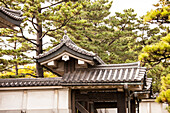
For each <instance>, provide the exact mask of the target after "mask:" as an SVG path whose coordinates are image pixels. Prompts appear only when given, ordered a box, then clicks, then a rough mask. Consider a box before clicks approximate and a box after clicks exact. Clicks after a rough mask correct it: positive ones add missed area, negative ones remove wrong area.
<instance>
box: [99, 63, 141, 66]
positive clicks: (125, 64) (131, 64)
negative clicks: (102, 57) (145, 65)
mask: <svg viewBox="0 0 170 113" xmlns="http://www.w3.org/2000/svg"><path fill="white" fill-rule="evenodd" d="M119 66H125V67H126V66H128V67H129V66H136V67H140V62H133V63H122V64H102V65H97V66H96V67H119Z"/></svg>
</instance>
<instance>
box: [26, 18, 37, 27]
mask: <svg viewBox="0 0 170 113" xmlns="http://www.w3.org/2000/svg"><path fill="white" fill-rule="evenodd" d="M28 21H29V22H31V23H32V24H35V25H36V26H38V24H37V23H35V22H33V21H32V20H29V19H28Z"/></svg>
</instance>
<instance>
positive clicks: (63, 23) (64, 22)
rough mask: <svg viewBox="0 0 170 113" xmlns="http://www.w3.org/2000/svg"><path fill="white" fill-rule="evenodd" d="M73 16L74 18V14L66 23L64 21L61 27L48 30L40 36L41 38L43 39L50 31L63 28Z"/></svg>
mask: <svg viewBox="0 0 170 113" xmlns="http://www.w3.org/2000/svg"><path fill="white" fill-rule="evenodd" d="M71 18H73V16H72V17H70V18H69V19H68V20H65V21H64V23H63V24H62V25H61V26H60V27H58V28H56V29H50V30H47V31H46V32H45V33H44V34H43V35H42V37H41V38H40V40H41V39H42V38H43V37H44V36H45V35H46V34H47V33H48V32H49V31H56V30H58V29H61V28H62V27H64V26H65V25H66V24H67V23H68V22H69V21H70V20H71Z"/></svg>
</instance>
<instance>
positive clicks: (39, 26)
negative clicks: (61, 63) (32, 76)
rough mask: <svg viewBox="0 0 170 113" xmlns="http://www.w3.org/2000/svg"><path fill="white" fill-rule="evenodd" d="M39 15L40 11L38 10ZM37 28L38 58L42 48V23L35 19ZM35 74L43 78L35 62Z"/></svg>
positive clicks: (41, 68) (40, 67) (40, 68)
mask: <svg viewBox="0 0 170 113" xmlns="http://www.w3.org/2000/svg"><path fill="white" fill-rule="evenodd" d="M39 13H41V10H39ZM36 20H37V23H38V26H37V44H38V46H37V48H36V50H37V51H36V55H37V56H38V55H39V54H41V53H43V48H42V39H41V36H42V23H41V21H40V20H39V19H38V18H36ZM36 74H37V76H38V77H44V75H43V66H42V65H40V63H38V62H36Z"/></svg>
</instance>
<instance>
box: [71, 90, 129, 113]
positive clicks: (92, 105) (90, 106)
mask: <svg viewBox="0 0 170 113" xmlns="http://www.w3.org/2000/svg"><path fill="white" fill-rule="evenodd" d="M126 103H127V102H126V99H125V93H124V92H117V90H113V89H111V90H106V89H103V90H72V113H97V109H100V108H118V113H126V106H127V105H126Z"/></svg>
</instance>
